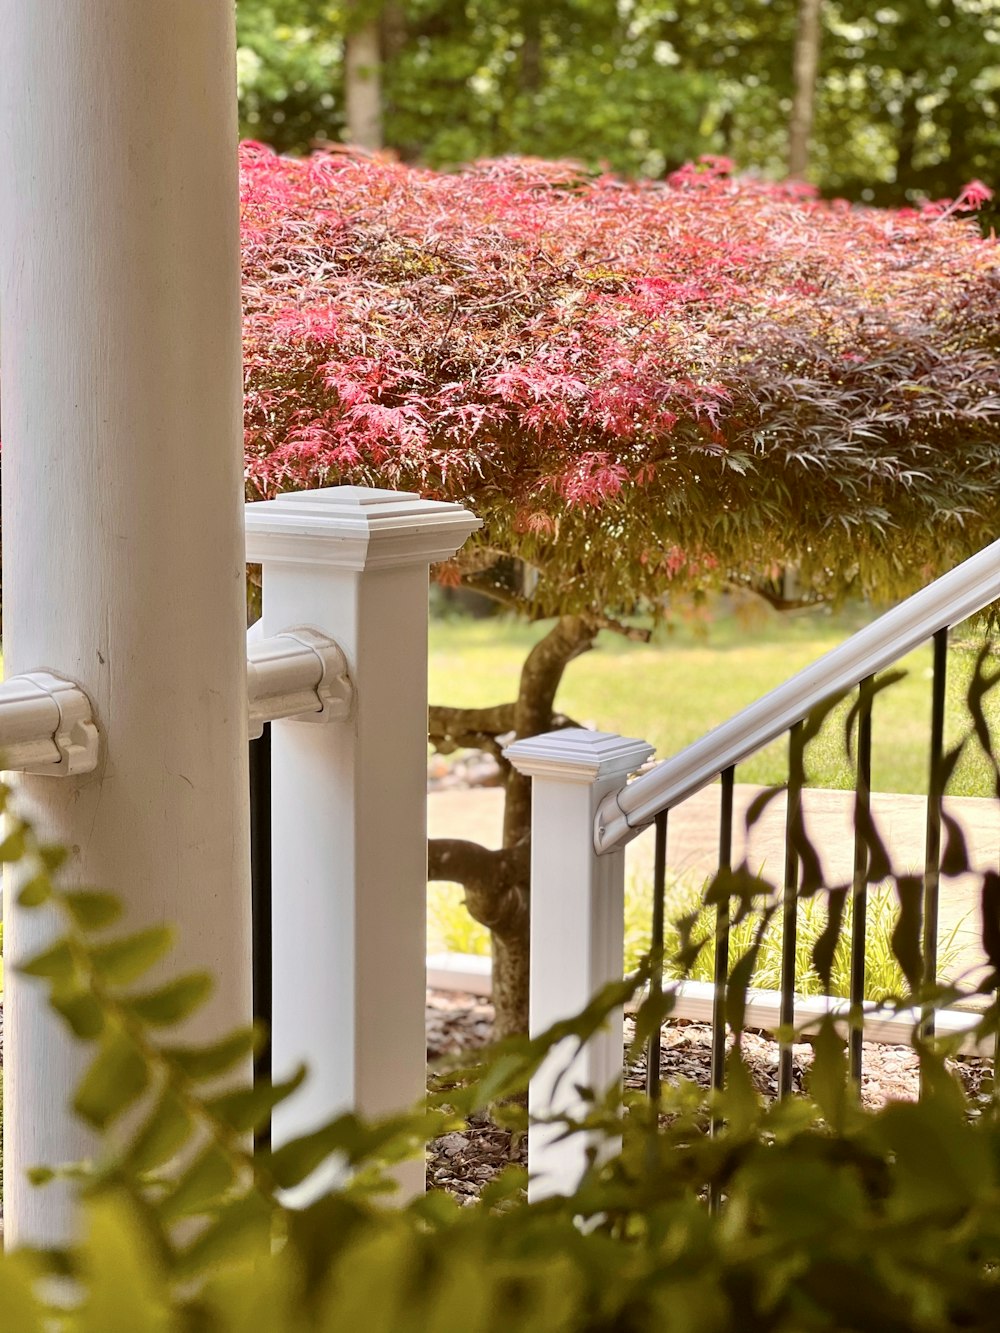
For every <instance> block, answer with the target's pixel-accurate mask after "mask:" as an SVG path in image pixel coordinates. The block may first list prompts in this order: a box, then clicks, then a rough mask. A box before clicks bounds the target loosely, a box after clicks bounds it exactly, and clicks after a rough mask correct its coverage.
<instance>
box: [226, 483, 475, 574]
mask: <svg viewBox="0 0 1000 1333" xmlns="http://www.w3.org/2000/svg"><path fill="white" fill-rule="evenodd" d="M480 527H482V519H480V518H476V516H475V515H474V514H471V513H470V512H469V511H468V510H467V509H463V508H462V506H461V505H460V504H451V503H448V502H443V501H440V500H424V499H422V498H421V497H420V496H419V495H414V494H412V493H411V492H409V491H382V490H376V489H375V488H374V487H368V486H326V487H323V488H322V489H320V490H314V491H291V492H289V493H288V494H287V495H279V496H278V497H277V499H274V500H258V501H257V502H256V503H253V504H248V505H247V506H246V549H247V560H248V561H250V562H251V563H254V564H271V563H274V562H278V563H281V564H292V565H332V566H336V567H339V568H341V569H353V570H367V569H398V568H400V567H401V566H404V565H420V564H426V565H430V564H434V563H435V562H436V561H438V560H448V559H450V558H451V557H452V556H453V555H454V554H455V552H456V551H457V550H458V549H459V548H460V547H461V546H462V545H464V543H465V542H466V540H467V539H468V537H469V536H470V534H471V533H473V532H475V531H476V529H477V528H480Z"/></svg>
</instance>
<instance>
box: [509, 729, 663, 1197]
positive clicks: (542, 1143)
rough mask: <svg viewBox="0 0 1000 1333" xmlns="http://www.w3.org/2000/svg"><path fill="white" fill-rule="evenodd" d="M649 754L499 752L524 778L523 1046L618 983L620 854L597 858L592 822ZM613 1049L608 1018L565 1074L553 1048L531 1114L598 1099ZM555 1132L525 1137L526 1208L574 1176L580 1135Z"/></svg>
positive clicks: (559, 1051) (617, 1035)
mask: <svg viewBox="0 0 1000 1333" xmlns="http://www.w3.org/2000/svg"><path fill="white" fill-rule="evenodd" d="M652 753H653V748H652V746H650V745H647V744H646V742H645V741H641V740H632V739H628V738H625V737H623V736H615V735H611V734H608V733H606V732H602V731H584V730H582V729H580V728H576V727H573V728H567V729H566V730H564V731H552V732H547V733H546V734H545V735H543V736H533V737H532V738H531V739H529V740H523V741H515V742H514V744H513V745H510V746H508V747H507V749H506V750H505V751H504V754H505V755H506V757H507V758H508V759H509V760H510V762H511V763H512V764H513V765H514V767H515V768H516V769H517V771H518V772H519V773H525V774H527V775H528V776H529V777H531V778H532V790H531V1004H530V1020H529V1021H530V1026H531V1035H532V1036H538V1035H539V1034H541V1033H542V1032H544V1031H546V1029H547V1028H550V1027H551V1026H552V1024H553V1023H557V1022H559V1021H560V1019H564V1018H572V1017H573V1016H574V1015H576V1014H578V1013H579V1012H580V1011H581V1010H582V1009H584V1008H585V1007H586V1006H587V1004H589V1002H590V1001H591V1000H592V999H593V998H594V995H595V994H596V992H597V991H599V990H600V989H601V988H602V987H603V986H605V985H607V984H608V982H610V981H620V980H621V978H622V975H623V953H624V933H625V852H624V849H622V848H618V849H617V850H616V851H614V852H608V853H605V854H604V855H603V856H598V854H597V852H596V851H595V850H594V819H595V816H596V814H597V809H598V806H599V805H600V804H601V801H603V800H604V799H605V797H606V796H608V795H609V794H610V793H611V792H614V791H617V790H618V789H619V788H621V787H622V786H623V785H624V783H625V779H626V778H627V777H628V775H629V773H631V772H633V771H634V770H635V769H637V768H638V767H639V766H640V764H643V763H645V761H646V760H647V759H649V758H650V756H651V755H652ZM622 1040H623V1033H622V1015H621V1012H620V1011H619V1012H618V1013H616V1014H615V1015H613V1016H612V1019H611V1021H610V1022H609V1023H608V1025H607V1027H606V1029H605V1030H603V1031H601V1032H599V1033H597V1034H596V1035H595V1036H594V1037H593V1038H592V1039H591V1040H590V1041H589V1042H588V1043H587V1045H586V1046H585V1047H584V1048H583V1050H582V1051H581V1052H580V1053H579V1054H578V1055H577V1056H576V1057H575V1058H574V1059H573V1062H572V1065H568V1062H569V1060H570V1054H571V1051H572V1049H573V1043H565V1044H563V1043H561V1044H560V1045H559V1046H557V1047H555V1048H554V1049H553V1050H552V1052H551V1054H550V1055H549V1058H548V1059H547V1060H546V1062H545V1063H544V1065H543V1066H542V1068H541V1069H540V1070H539V1072H538V1074H537V1076H536V1077H535V1078H534V1079H533V1080H532V1084H531V1090H530V1094H529V1099H528V1104H529V1111H530V1113H531V1114H532V1116H547V1115H560V1114H562V1115H573V1114H574V1113H576V1112H578V1111H579V1110H580V1109H581V1106H582V1103H581V1100H580V1097H579V1095H578V1094H577V1092H576V1091H575V1089H576V1088H577V1087H588V1088H593V1089H594V1090H595V1091H596V1092H597V1093H598V1094H600V1093H602V1092H604V1091H605V1090H606V1089H607V1088H608V1087H609V1086H610V1085H611V1084H612V1083H613V1082H614V1080H615V1079H616V1078H621V1073H622ZM567 1070H568V1072H566V1073H564V1071H567ZM560 1075H563V1076H562V1077H561V1078H559V1076H560ZM557 1079H559V1082H558V1086H557V1084H556V1081H557ZM560 1132H561V1131H560V1129H559V1127H558V1126H555V1127H553V1128H550V1127H548V1126H545V1125H535V1126H533V1127H532V1129H531V1130H530V1131H529V1134H528V1170H529V1172H530V1174H531V1183H530V1185H529V1194H530V1197H531V1198H533V1199H538V1198H544V1197H545V1196H546V1195H550V1194H569V1193H571V1192H572V1191H573V1189H574V1188H575V1187H576V1185H577V1183H578V1181H579V1179H580V1176H581V1175H582V1173H583V1170H584V1166H585V1165H586V1152H587V1143H586V1141H585V1139H584V1136H583V1135H580V1134H577V1135H575V1136H574V1137H573V1138H570V1139H566V1140H565V1141H563V1142H561V1143H559V1142H556V1140H557V1139H558V1137H559V1134H560Z"/></svg>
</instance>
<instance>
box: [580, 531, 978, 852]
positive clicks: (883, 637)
mask: <svg viewBox="0 0 1000 1333" xmlns="http://www.w3.org/2000/svg"><path fill="white" fill-rule="evenodd" d="M998 598H1000V541H996V542H993V543H992V544H991V545H990V546H987V547H985V548H984V549H983V550H982V551H980V552H979V553H978V554H977V555H974V556H972V557H971V558H970V559H969V560H965V561H963V562H962V564H960V565H957V566H956V567H955V568H954V569H953V570H951V571H950V572H949V573H947V574H944V575H942V577H941V578H939V579H935V580H934V582H933V583H931V584H928V586H927V587H926V588H922V589H921V590H920V592H917V593H914V594H913V596H912V597H908V598H907V599H906V601H905V602H901V603H900V604H899V606H896V607H893V609H892V610H891V611H887V612H886V613H885V614H884V615H882V616H880V617H879V618H878V620H875V621H873V622H872V624H870V625H868V626H866V627H865V628H864V629H862V630H859V631H858V633H857V634H853V635H852V636H851V637H850V638H849V639H848V640H847V641H846V643H842V644H839V645H838V646H837V647H836V648H833V649H831V651H830V652H828V653H825V654H824V655H823V656H822V657H821V658H819V660H818V661H816V662H813V663H812V664H811V665H810V666H807V667H805V668H804V669H803V670H802V671H799V672H797V673H796V675H794V676H792V677H791V679H790V680H787V681H786V682H785V683H784V684H783V685H779V686H778V687H777V689H774V690H771V691H770V693H769V694H765V695H764V696H763V697H762V698H760V699H758V700H757V701H756V702H755V703H752V704H750V706H749V707H748V708H744V709H743V710H742V712H739V713H737V714H736V716H735V717H732V718H730V719H729V721H728V722H723V723H722V725H721V726H719V727H716V728H715V730H714V731H710V732H708V733H707V735H705V736H702V737H701V739H700V740H697V741H695V742H694V744H693V745H689V746H687V748H686V749H684V750H681V751H680V753H679V754H676V755H673V756H672V757H671V758H670V759H665V760H664V761H663V762H662V763H660V764H657V765H656V767H655V768H653V769H650V771H649V772H648V773H645V774H644V775H643V776H642V777H640V778H636V780H635V781H634V782H631V783H629V784H628V786H626V787H623V788H622V789H621V790H620V791H619V792H617V793H612V794H611V795H610V796H608V797H607V798H606V799H605V800H604V801H603V802H602V803H601V805H600V807H599V808H598V811H597V816H596V819H595V821H594V846H595V848H596V850H597V851H598V852H610V851H612V850H613V849H614V848H616V847H621V846H623V845H624V844H625V843H626V842H629V841H630V840H631V839H632V838H634V837H635V836H636V834H637V833H640V832H641V831H642V830H643V829H644V828H646V827H648V826H649V825H650V824H651V823H652V822H653V820H654V819H655V818H656V816H657V815H658V814H659V813H660V812H661V811H662V810H669V809H671V808H672V807H673V806H675V805H679V804H680V803H681V801H685V800H687V798H688V797H689V796H693V795H694V793H695V792H696V791H700V790H701V788H702V787H705V786H707V785H708V783H709V782H711V781H712V779H713V778H715V777H717V776H718V775H719V774H720V773H721V772H722V771H723V770H724V769H727V768H730V767H731V766H732V765H733V764H738V763H740V762H741V761H742V760H743V759H746V758H747V757H748V756H749V755H751V754H754V753H755V752H756V751H757V750H759V749H760V748H761V747H762V746H764V745H767V744H768V742H769V741H773V740H774V739H775V738H776V737H778V736H781V735H782V734H783V733H784V732H786V731H788V729H789V728H790V727H792V726H793V725H794V724H795V723H796V722H800V721H801V720H802V719H803V718H804V717H806V716H807V714H808V713H809V712H810V711H811V710H812V709H813V708H815V707H816V706H817V705H818V704H821V703H823V701H824V700H826V699H829V697H830V696H831V695H833V694H838V693H840V692H841V691H842V690H850V689H853V688H854V686H856V685H857V684H858V683H859V682H860V681H862V680H864V679H865V678H866V677H867V676H872V675H874V674H875V673H876V672H878V671H884V670H885V668H886V667H889V666H892V665H893V663H895V662H898V661H899V660H900V658H902V657H905V656H906V654H907V653H909V652H911V651H912V650H913V649H914V648H917V647H919V646H920V644H922V643H925V642H926V641H927V640H928V639H930V638H931V637H932V636H933V635H934V634H936V633H937V632H938V630H942V629H946V628H948V627H950V626H952V625H957V624H958V623H959V622H960V621H962V620H965V619H966V618H967V617H968V616H971V615H975V613H976V612H977V611H982V610H983V608H984V607H987V606H989V605H990V603H991V602H994V601H996V600H997V599H998Z"/></svg>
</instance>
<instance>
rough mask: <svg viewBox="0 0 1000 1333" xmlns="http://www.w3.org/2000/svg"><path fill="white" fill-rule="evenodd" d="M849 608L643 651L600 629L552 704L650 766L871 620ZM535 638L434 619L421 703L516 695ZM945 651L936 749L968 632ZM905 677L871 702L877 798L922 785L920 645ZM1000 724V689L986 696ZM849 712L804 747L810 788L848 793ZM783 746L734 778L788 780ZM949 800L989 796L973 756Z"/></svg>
mask: <svg viewBox="0 0 1000 1333" xmlns="http://www.w3.org/2000/svg"><path fill="white" fill-rule="evenodd" d="M870 618H871V617H870V615H867V616H866V614H865V613H864V612H863V611H861V610H858V609H855V610H852V611H849V612H845V613H842V614H840V615H836V616H835V615H832V614H830V613H829V612H824V611H818V612H815V613H809V614H805V615H803V614H798V615H796V616H792V617H788V616H780V615H778V614H777V613H769V614H766V615H763V614H762V615H758V616H757V617H756V618H755V619H754V620H752V621H749V620H748V619H747V618H746V617H745V616H744V617H742V618H741V617H739V616H737V615H735V614H732V613H724V614H719V615H717V616H715V617H714V618H713V619H712V620H711V622H709V623H706V624H704V625H701V626H698V627H691V626H688V625H684V626H681V627H679V628H675V629H673V630H661V631H659V632H658V634H657V636H656V639H655V640H654V642H653V643H651V644H637V643H631V642H628V641H627V640H625V639H623V638H621V637H620V636H618V635H615V634H612V633H608V632H605V633H602V634H601V636H600V639H599V641H598V646H597V648H596V649H595V651H593V652H591V653H587V654H586V655H585V656H583V657H581V658H578V659H577V660H576V661H575V662H573V663H571V664H570V666H569V668H568V670H567V672H566V676H565V678H564V681H563V685H562V688H561V690H560V693H559V696H558V700H557V703H558V706H559V708H561V709H562V710H563V711H564V712H566V713H568V714H569V715H570V716H572V717H574V718H576V719H578V720H579V721H580V722H586V723H588V724H591V725H594V726H596V727H598V728H600V729H601V730H603V731H617V732H620V733H621V734H623V735H626V736H640V737H642V738H643V739H645V740H648V741H649V742H650V744H652V745H655V746H656V752H657V757H658V758H664V757H666V756H668V755H671V754H674V753H675V752H676V751H677V750H679V749H681V748H682V747H683V746H685V745H688V744H690V742H692V741H694V740H696V739H697V738H698V737H699V736H701V735H702V734H703V733H704V732H705V731H707V730H708V729H709V728H711V727H714V726H717V725H718V724H719V723H721V722H724V721H725V720H726V719H727V718H728V717H730V716H732V714H734V713H736V712H738V711H739V709H740V708H743V707H745V706H746V705H747V704H749V703H751V702H753V700H754V699H756V698H758V697H759V696H760V695H761V694H763V693H764V692H765V691H766V690H768V689H771V688H772V687H773V686H775V685H779V684H780V683H781V682H782V681H783V680H785V679H786V678H787V677H788V676H790V675H791V674H792V673H793V672H794V671H796V670H798V669H799V668H800V667H803V666H806V665H807V664H808V663H810V662H812V661H814V660H815V659H816V658H817V657H819V656H820V655H821V654H823V653H824V652H827V651H828V650H829V649H830V648H833V647H834V646H835V645H836V644H838V643H840V642H841V641H842V640H843V639H844V638H846V637H847V636H848V635H849V634H850V633H851V632H852V631H853V630H855V629H857V628H859V627H860V626H861V625H862V624H864V623H865V622H866V620H867V619H870ZM544 631H545V625H544V624H543V625H534V626H528V625H524V624H520V623H515V622H512V621H509V620H504V619H499V618H498V619H490V620H471V619H468V618H454V619H435V620H434V621H432V624H431V655H430V697H431V701H432V702H433V703H447V704H449V705H453V706H473V705H486V704H491V703H499V702H502V701H504V700H506V699H511V698H513V696H514V693H515V689H516V684H517V678H518V671H519V668H520V664H521V662H522V661H523V658H524V656H525V654H526V653H527V651H528V649H529V648H530V646H531V644H533V643H534V642H535V641H536V640H537V639H538V638H539V637H540V636H541V635H542V634H543V633H544ZM952 637H953V646H952V648H951V651H950V654H949V682H948V684H949V688H948V713H947V723H946V741H947V742H948V743H952V742H954V741H956V740H957V739H958V737H959V736H960V735H962V734H964V732H965V730H966V729H967V723H966V721H965V710H964V700H965V691H966V687H967V684H968V681H969V678H970V675H971V671H972V665H973V662H974V656H975V646H976V637H977V636H976V635H975V633H974V632H971V631H968V630H966V631H964V632H963V631H962V630H961V629H960V630H958V631H956V632H955V633H954V634H953V636H952ZM901 665H902V666H903V667H904V669H905V670H906V672H907V674H906V677H905V679H904V680H902V681H900V682H899V683H898V684H896V685H894V686H892V687H891V688H890V689H889V690H888V691H886V693H885V694H883V695H880V696H879V698H878V699H877V700H876V704H875V714H874V725H873V737H874V740H873V760H872V768H873V774H872V785H873V787H874V788H875V789H876V790H879V791H897V792H923V791H926V789H927V765H928V736H929V730H930V676H931V656H930V648H929V647H926V648H922V649H920V650H918V651H917V652H915V653H913V654H911V655H910V656H909V657H908V658H907V659H906V660H905V661H904V662H903V663H902V664H901ZM987 703H988V711H989V713H990V715H991V717H992V718H993V719H994V720H996V721H1000V687H998V689H997V690H996V691H995V692H994V694H993V695H991V696H989V697H988V700H987ZM847 707H848V705H847V704H844V705H842V707H841V709H840V710H839V712H838V713H837V714H835V715H834V716H833V717H832V718H831V719H830V721H829V723H828V725H827V727H826V729H825V731H824V733H823V735H821V736H820V737H819V738H818V739H817V741H816V742H814V743H813V745H812V746H811V747H810V750H809V753H808V755H807V770H808V776H809V780H810V782H812V783H813V784H815V785H817V786H826V787H840V788H847V787H851V786H852V785H853V775H852V772H851V765H850V764H849V763H848V761H847V757H846V751H845V747H844V736H843V725H842V718H843V715H844V712H845V711H846V708H847ZM786 753H787V744H786V742H784V741H777V742H775V743H774V744H773V745H771V746H769V747H768V748H767V749H765V750H763V751H762V752H761V753H760V754H758V755H756V756H755V757H753V758H752V759H750V760H748V761H747V762H746V763H745V764H742V765H741V766H740V768H739V770H738V773H737V780H738V781H741V782H760V783H775V782H781V781H783V780H784V779H785V777H786V776H787V772H786V763H787V759H786ZM949 790H951V791H952V792H954V793H955V794H956V795H973V796H987V795H990V794H991V792H992V787H991V782H990V770H989V768H988V765H987V764H986V762H985V760H984V759H983V757H982V755H981V754H977V753H974V751H973V748H972V747H970V748H969V753H968V754H967V755H965V756H964V757H963V760H962V762H961V764H960V766H959V768H958V770H957V771H956V773H955V776H954V779H953V781H952V784H951V786H950V788H949Z"/></svg>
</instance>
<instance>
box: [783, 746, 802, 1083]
mask: <svg viewBox="0 0 1000 1333" xmlns="http://www.w3.org/2000/svg"><path fill="white" fill-rule="evenodd" d="M804 753H805V746H804V745H803V742H802V723H801V722H796V723H795V724H794V726H793V727H792V729H791V731H790V732H789V733H788V804H787V806H786V808H785V882H784V886H783V889H782V902H781V906H782V913H781V1009H780V1013H779V1022H780V1024H781V1026H782V1027H788V1028H790V1027H792V1026H793V1025H794V1023H795V958H796V949H797V946H798V919H799V918H798V906H799V903H798V893H799V854H798V851H797V850H796V848H795V834H796V832H797V826H798V824H799V823H800V821H801V818H802V786H803V782H804V779H805V773H804V767H805V761H804ZM791 1091H792V1047H791V1044H790V1043H789V1042H783V1043H782V1046H781V1053H780V1055H779V1057H778V1096H779V1097H787V1096H788V1094H789V1093H790V1092H791Z"/></svg>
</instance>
